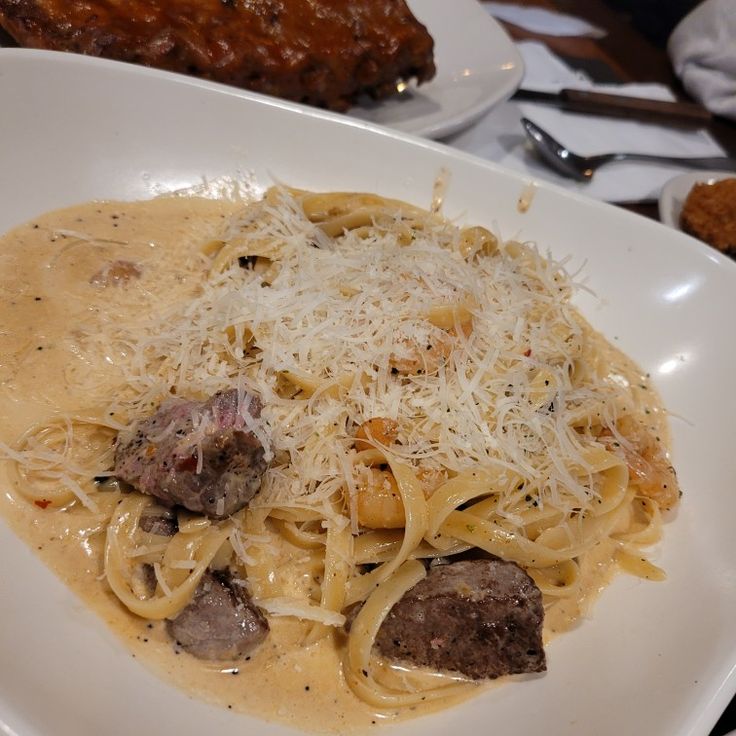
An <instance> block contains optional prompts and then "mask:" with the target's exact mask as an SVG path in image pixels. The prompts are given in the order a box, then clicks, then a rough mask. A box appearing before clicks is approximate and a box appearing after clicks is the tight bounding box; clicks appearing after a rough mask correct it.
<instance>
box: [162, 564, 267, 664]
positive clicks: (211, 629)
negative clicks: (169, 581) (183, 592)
mask: <svg viewBox="0 0 736 736" xmlns="http://www.w3.org/2000/svg"><path fill="white" fill-rule="evenodd" d="M167 629H168V632H169V635H170V636H171V637H172V638H173V639H175V640H176V643H177V644H178V645H179V646H181V648H182V649H184V650H185V651H187V652H189V654H193V655H194V656H195V657H199V658H200V659H239V658H241V657H245V656H246V655H248V654H249V653H250V652H252V651H253V650H254V649H255V648H256V647H257V646H258V645H259V644H260V643H261V642H262V641H263V640H264V639H265V638H266V637H267V636H268V631H269V628H268V621H266V618H265V617H264V615H263V614H262V613H261V611H260V609H259V608H257V607H256V606H255V605H253V602H252V601H251V599H250V597H249V596H248V593H247V591H246V590H245V588H244V587H243V586H242V585H239V584H237V583H235V582H234V581H232V580H230V579H229V578H228V576H227V575H222V574H220V573H209V572H207V573H205V574H204V577H203V578H202V582H201V583H200V584H199V587H198V588H197V590H196V592H195V594H194V598H193V599H192V602H191V603H190V604H189V605H188V606H187V607H186V608H185V609H184V610H183V611H182V612H181V613H180V614H179V615H178V616H177V617H176V618H175V619H173V620H171V621H168V622H167Z"/></svg>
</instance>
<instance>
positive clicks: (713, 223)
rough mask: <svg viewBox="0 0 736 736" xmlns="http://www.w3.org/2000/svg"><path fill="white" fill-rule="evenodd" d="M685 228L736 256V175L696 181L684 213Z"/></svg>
mask: <svg viewBox="0 0 736 736" xmlns="http://www.w3.org/2000/svg"><path fill="white" fill-rule="evenodd" d="M680 223H681V225H682V229H683V230H684V231H685V232H686V233H690V235H694V236H695V237H696V238H700V240H703V241H705V242H706V243H708V245H712V246H713V247H714V248H718V250H720V251H722V252H723V253H726V254H727V255H730V256H733V257H736V178H729V179H723V180H722V181H717V182H715V183H713V184H705V183H701V184H696V185H695V186H694V187H693V188H692V189H691V190H690V194H688V196H687V199H686V200H685V204H684V205H683V207H682V214H681V215H680Z"/></svg>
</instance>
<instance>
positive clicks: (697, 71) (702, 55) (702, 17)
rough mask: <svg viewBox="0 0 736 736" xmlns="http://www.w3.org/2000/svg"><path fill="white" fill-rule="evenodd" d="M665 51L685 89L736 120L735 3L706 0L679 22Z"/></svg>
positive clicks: (709, 106)
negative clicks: (668, 54) (668, 53)
mask: <svg viewBox="0 0 736 736" xmlns="http://www.w3.org/2000/svg"><path fill="white" fill-rule="evenodd" d="M668 50H669V52H670V57H671V58H672V64H673V66H674V67H675V72H677V75H678V76H679V77H680V79H682V83H683V85H684V86H685V89H686V90H687V91H688V92H689V93H690V94H691V95H692V96H693V97H695V98H696V99H698V100H700V101H701V102H702V103H703V104H704V105H705V106H706V107H707V108H708V109H709V110H710V111H711V112H715V113H718V114H719V115H725V116H726V117H729V118H733V119H734V120H736V2H734V0H706V2H704V3H703V4H702V5H699V6H698V7H697V8H695V10H693V11H692V12H691V13H690V14H689V15H687V16H685V18H683V20H682V21H680V24H679V25H678V26H677V28H675V30H674V31H673V32H672V35H671V36H670V40H669V42H668Z"/></svg>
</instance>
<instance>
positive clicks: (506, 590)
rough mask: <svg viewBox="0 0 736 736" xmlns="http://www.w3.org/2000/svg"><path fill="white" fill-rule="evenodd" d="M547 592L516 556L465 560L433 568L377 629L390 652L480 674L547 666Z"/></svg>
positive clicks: (474, 675) (386, 651)
mask: <svg viewBox="0 0 736 736" xmlns="http://www.w3.org/2000/svg"><path fill="white" fill-rule="evenodd" d="M543 617H544V611H543V609H542V594H541V593H540V591H539V588H537V586H536V585H535V584H534V581H533V580H532V579H531V578H530V577H529V576H528V575H527V574H526V573H525V572H524V571H523V570H522V569H521V568H520V567H519V566H518V565H516V564H515V563H513V562H504V561H503V560H496V559H482V560H466V561H461V562H455V563H452V564H449V565H439V566H436V567H432V568H430V570H429V573H428V575H427V577H426V578H425V579H424V580H421V581H420V582H419V583H417V584H416V585H415V586H414V587H413V588H412V589H411V590H409V591H407V593H405V594H404V596H403V598H401V600H400V601H399V602H398V603H397V604H396V605H395V606H394V607H393V608H392V609H391V611H390V612H389V614H388V616H387V617H386V619H385V621H384V622H383V624H382V625H381V628H380V629H379V631H378V636H377V637H376V646H377V647H378V650H379V651H380V652H381V654H383V655H384V656H386V657H388V658H390V659H393V660H400V661H402V660H403V661H406V662H411V663H412V664H415V665H418V666H420V667H430V668H431V669H433V670H438V671H449V672H459V673H461V674H463V675H466V676H467V677H471V678H473V679H480V678H494V677H500V676H501V675H512V674H519V673H523V672H544V671H545V669H546V664H545V656H544V649H543V648H542V620H543Z"/></svg>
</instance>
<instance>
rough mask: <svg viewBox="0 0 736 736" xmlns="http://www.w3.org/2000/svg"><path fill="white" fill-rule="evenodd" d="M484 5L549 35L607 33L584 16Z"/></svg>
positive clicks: (494, 13) (594, 35) (495, 14)
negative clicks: (584, 18)
mask: <svg viewBox="0 0 736 736" xmlns="http://www.w3.org/2000/svg"><path fill="white" fill-rule="evenodd" d="M483 7H484V8H485V9H486V10H487V11H488V12H489V13H490V14H491V15H492V16H493V17H494V18H498V19H499V20H503V21H506V22H507V23H513V24H514V25H515V26H518V27H519V28H525V29H526V30H527V31H531V32H532V33H544V34H545V35H547V36H588V37H590V38H603V36H605V35H606V32H605V31H604V30H603V29H602V28H598V26H594V25H592V24H590V23H588V22H587V21H585V20H583V19H582V18H577V17H575V16H574V15H566V14H565V13H559V12H557V11H556V10H545V9H544V8H533V7H528V6H521V5H512V4H509V3H493V2H485V3H483Z"/></svg>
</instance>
